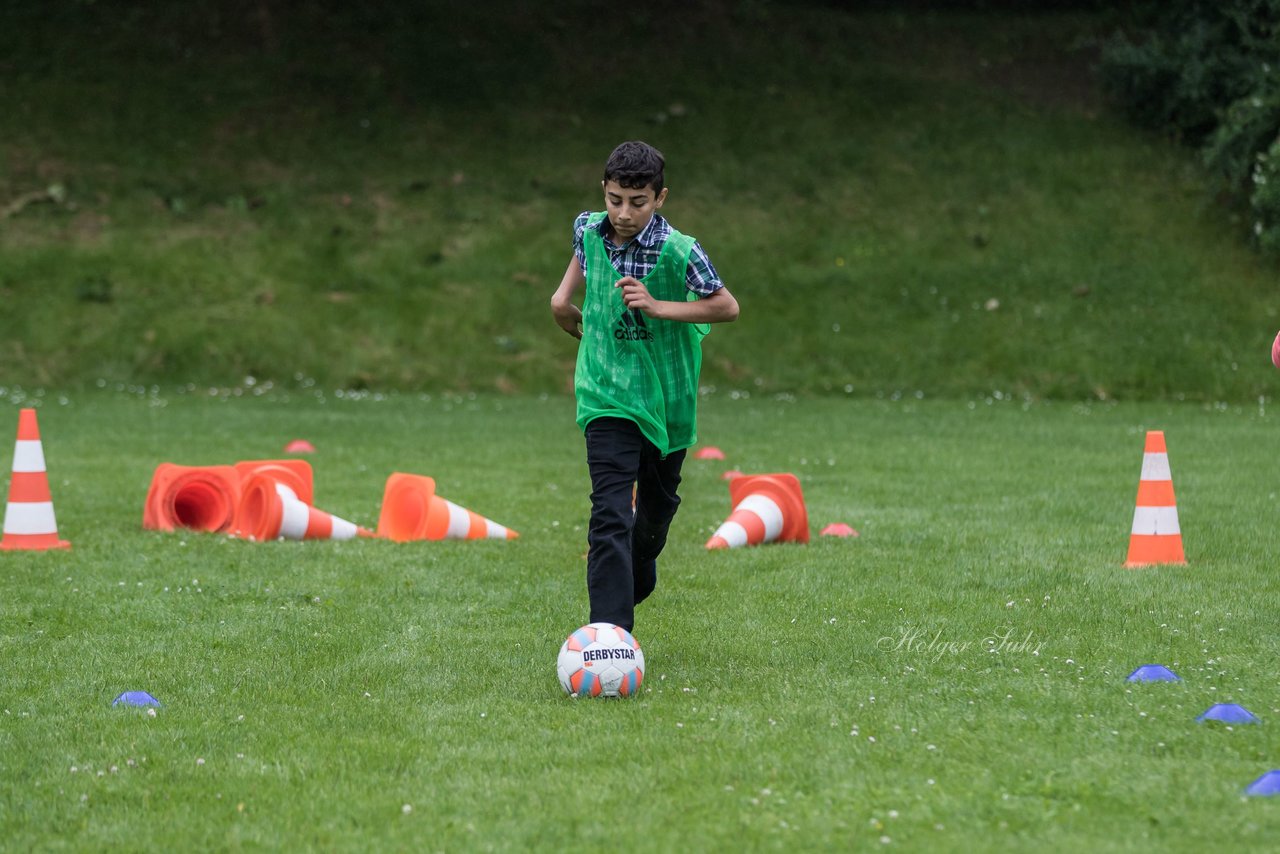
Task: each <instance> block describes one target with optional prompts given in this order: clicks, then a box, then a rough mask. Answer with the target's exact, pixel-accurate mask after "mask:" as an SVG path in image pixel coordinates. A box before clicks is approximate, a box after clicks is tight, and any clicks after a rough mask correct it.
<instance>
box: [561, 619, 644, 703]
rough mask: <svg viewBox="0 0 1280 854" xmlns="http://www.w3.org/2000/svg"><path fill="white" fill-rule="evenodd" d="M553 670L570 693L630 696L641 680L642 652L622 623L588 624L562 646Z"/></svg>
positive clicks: (591, 695)
mask: <svg viewBox="0 0 1280 854" xmlns="http://www.w3.org/2000/svg"><path fill="white" fill-rule="evenodd" d="M556 672H557V673H558V674H559V676H560V686H561V687H562V688H564V690H565V693H566V694H569V695H570V696H573V697H630V696H631V695H632V694H634V693H636V692H637V691H639V690H640V683H641V682H642V681H643V680H644V653H643V652H641V651H640V644H638V643H636V639H635V638H633V637H632V636H631V632H629V631H627V630H626V629H624V628H622V627H621V626H615V625H614V624H613V623H591V624H589V625H585V626H583V627H582V628H580V629H578V630H577V631H576V632H574V633H573V634H571V635H569V637H568V638H567V639H566V640H565V642H564V644H563V645H561V647H560V657H559V659H557V661H556Z"/></svg>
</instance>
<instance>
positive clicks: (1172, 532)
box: [1124, 430, 1187, 568]
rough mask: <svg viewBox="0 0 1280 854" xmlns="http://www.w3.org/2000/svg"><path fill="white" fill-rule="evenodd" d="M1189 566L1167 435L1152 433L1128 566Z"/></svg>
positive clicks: (1153, 431) (1145, 461) (1130, 544)
mask: <svg viewBox="0 0 1280 854" xmlns="http://www.w3.org/2000/svg"><path fill="white" fill-rule="evenodd" d="M1186 562H1187V558H1186V555H1185V554H1184V553H1183V551H1182V529H1181V528H1180V527H1179V526H1178V505H1177V502H1176V501H1175V500H1174V496H1173V476H1172V475H1171V474H1170V472H1169V454H1168V451H1167V449H1166V447H1165V443H1164V431H1162V430H1149V431H1148V432H1147V441H1146V445H1145V447H1144V449H1143V454H1142V475H1141V477H1140V479H1139V481H1138V500H1137V506H1136V507H1135V509H1134V511H1133V528H1132V529H1131V531H1130V535H1129V556H1128V558H1127V559H1126V560H1125V564H1124V565H1125V566H1127V567H1130V568H1132V567H1138V566H1150V565H1152V564H1160V563H1186Z"/></svg>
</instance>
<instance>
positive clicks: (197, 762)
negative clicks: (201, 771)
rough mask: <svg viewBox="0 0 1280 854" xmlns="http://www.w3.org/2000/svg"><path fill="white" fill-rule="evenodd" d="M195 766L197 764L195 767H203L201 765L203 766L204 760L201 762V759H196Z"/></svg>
mask: <svg viewBox="0 0 1280 854" xmlns="http://www.w3.org/2000/svg"><path fill="white" fill-rule="evenodd" d="M196 764H197V765H203V764H204V760H203V759H201V758H200V757H196Z"/></svg>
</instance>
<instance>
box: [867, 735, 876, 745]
mask: <svg viewBox="0 0 1280 854" xmlns="http://www.w3.org/2000/svg"><path fill="white" fill-rule="evenodd" d="M867 741H869V742H870V743H872V744H875V743H876V737H875V736H874V735H869V736H867Z"/></svg>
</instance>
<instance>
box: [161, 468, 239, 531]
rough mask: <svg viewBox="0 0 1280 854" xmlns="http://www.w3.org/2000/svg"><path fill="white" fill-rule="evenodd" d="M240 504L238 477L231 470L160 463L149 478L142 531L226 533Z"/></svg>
mask: <svg viewBox="0 0 1280 854" xmlns="http://www.w3.org/2000/svg"><path fill="white" fill-rule="evenodd" d="M239 504H240V473H239V472H237V471H236V470H235V468H233V467H232V466H180V465H177V464H175V463H161V464H160V465H158V466H156V471H155V474H153V475H152V477H151V488H150V489H148V490H147V500H146V504H144V505H143V508H142V527H143V528H144V529H146V530H148V531H172V530H174V529H175V528H191V529H192V530H196V531H213V532H215V533H220V532H223V531H228V530H230V529H231V526H232V525H233V524H234V523H235V520H236V508H237V507H238V506H239Z"/></svg>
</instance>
